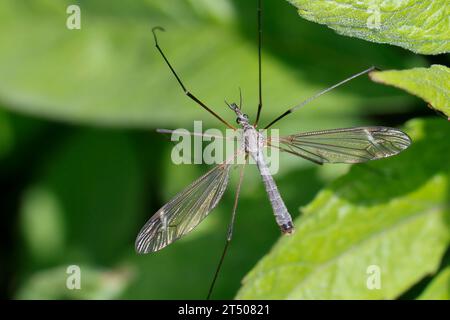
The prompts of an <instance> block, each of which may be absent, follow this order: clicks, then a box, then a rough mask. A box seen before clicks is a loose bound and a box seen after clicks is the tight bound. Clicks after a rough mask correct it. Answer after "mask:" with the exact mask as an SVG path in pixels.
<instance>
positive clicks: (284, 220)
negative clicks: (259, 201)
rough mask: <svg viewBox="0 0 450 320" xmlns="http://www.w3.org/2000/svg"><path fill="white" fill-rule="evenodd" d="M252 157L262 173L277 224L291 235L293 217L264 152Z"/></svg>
mask: <svg viewBox="0 0 450 320" xmlns="http://www.w3.org/2000/svg"><path fill="white" fill-rule="evenodd" d="M252 157H253V159H254V160H255V162H256V164H257V166H258V169H259V172H260V173H261V177H262V179H263V182H264V187H265V188H266V192H267V195H268V196H269V200H270V204H271V205H272V209H273V213H274V215H275V220H276V221H277V224H278V225H279V226H280V229H281V231H282V232H283V233H285V234H291V233H292V232H293V231H294V225H293V223H292V218H291V215H290V214H289V212H288V210H287V208H286V205H285V204H284V201H283V199H282V198H281V195H280V192H279V191H278V188H277V185H276V184H275V181H274V180H273V177H272V175H271V174H270V172H269V168H268V167H267V164H266V162H265V160H264V157H263V154H262V152H259V153H257V154H252Z"/></svg>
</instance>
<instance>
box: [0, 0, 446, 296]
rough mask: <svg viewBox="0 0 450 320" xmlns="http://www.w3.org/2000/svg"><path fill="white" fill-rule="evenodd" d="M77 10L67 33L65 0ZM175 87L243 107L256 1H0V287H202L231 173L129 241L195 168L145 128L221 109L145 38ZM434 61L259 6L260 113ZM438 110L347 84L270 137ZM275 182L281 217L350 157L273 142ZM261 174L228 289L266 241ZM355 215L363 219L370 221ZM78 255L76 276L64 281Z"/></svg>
mask: <svg viewBox="0 0 450 320" xmlns="http://www.w3.org/2000/svg"><path fill="white" fill-rule="evenodd" d="M69 4H78V5H79V6H80V7H81V30H68V29H67V28H66V19H67V17H68V14H67V13H66V8H67V6H68V5H69ZM156 25H160V26H163V27H164V28H165V29H166V31H167V32H165V33H160V34H159V36H160V37H159V40H160V44H161V46H162V47H163V48H164V50H165V51H166V53H167V55H168V57H169V58H170V59H171V61H172V62H173V65H174V67H175V68H176V70H177V71H178V73H179V74H180V76H181V77H182V78H183V80H184V82H185V84H186V85H187V87H188V88H189V89H190V90H191V91H192V92H194V93H195V94H196V95H197V96H198V97H200V98H201V99H202V100H204V101H205V102H206V103H207V104H208V105H210V106H212V108H213V109H214V110H216V111H217V112H218V113H219V114H221V115H222V116H223V117H225V118H226V119H228V120H229V121H234V119H233V114H232V112H230V111H229V110H227V108H226V106H225V104H224V102H223V100H224V99H227V100H228V101H230V102H231V101H236V100H238V97H239V91H238V87H241V88H242V92H243V97H244V109H245V110H246V112H247V113H249V115H250V116H251V117H252V118H254V116H255V111H256V105H257V46H256V45H257V43H256V39H257V38H256V1H239V0H189V1H188V0H186V1H182V0H158V1H157V0H139V1H118V0H113V1H111V0H109V1H106V0H89V1H87V0H86V1H54V0H39V1H38V0H32V1H25V0H2V1H1V2H0V39H1V41H0V106H1V109H0V187H1V190H2V195H1V203H0V208H1V213H2V214H1V225H0V228H1V230H0V237H1V242H0V246H1V252H0V255H1V256H0V259H1V264H0V293H1V296H2V297H5V298H18V299H22V298H32V299H40V298H43V299H54V298H85V299H89V298H106V299H108V298H125V299H195V298H204V297H205V294H206V292H207V288H208V286H209V283H210V281H211V279H212V276H213V272H214V269H215V266H216V264H217V262H218V259H219V256H220V253H221V250H222V246H223V243H224V239H225V234H226V228H227V225H228V221H229V216H230V212H231V207H232V201H233V195H234V191H235V185H236V181H237V179H236V174H234V175H233V179H232V181H231V183H230V186H229V188H228V191H227V192H226V193H225V196H224V198H223V200H222V201H221V203H220V205H219V206H218V208H216V209H215V210H214V212H213V213H212V214H211V215H210V216H209V217H208V218H207V219H206V220H205V221H204V222H203V223H202V224H201V225H200V226H199V227H198V228H197V229H196V230H195V232H193V233H191V234H189V235H188V236H186V237H185V238H183V239H182V240H181V241H178V242H176V243H175V244H173V245H171V246H169V247H168V248H166V249H164V250H162V251H161V252H158V253H155V254H149V255H145V256H138V255H137V254H136V253H135V251H134V240H135V237H136V235H137V233H138V231H139V230H140V228H141V227H142V225H143V224H144V223H145V221H146V220H147V219H148V218H149V217H150V216H151V215H152V214H153V213H154V212H156V210H158V209H159V208H160V207H161V206H162V205H163V204H164V203H165V202H166V201H167V200H169V199H170V198H171V196H173V195H174V194H175V193H177V192H178V191H180V190H182V189H183V187H184V186H186V185H187V184H189V183H190V182H191V181H192V180H194V179H195V178H196V177H198V176H200V175H201V174H202V173H203V172H205V171H206V170H207V167H206V166H202V165H181V166H176V165H174V164H172V163H171V160H170V152H171V147H172V144H171V143H170V142H169V141H167V139H166V138H165V137H163V136H160V135H158V134H156V133H155V129H156V128H174V129H175V128H179V127H183V128H187V129H192V125H193V121H194V120H203V121H204V126H205V127H217V126H218V125H220V124H218V123H217V121H216V120H215V119H214V118H212V117H211V116H210V115H208V114H207V113H206V112H204V111H203V110H201V109H200V108H198V107H197V106H196V105H195V104H194V103H193V102H191V101H190V100H188V99H187V98H186V97H185V96H184V95H183V93H182V91H181V90H180V89H179V87H178V86H177V83H176V81H175V79H174V78H173V77H172V75H171V74H170V72H169V70H168V69H167V67H166V66H165V64H164V62H163V60H162V59H161V57H160V56H159V55H158V53H157V51H156V49H155V48H154V45H153V38H152V35H151V32H150V30H151V27H152V26H156ZM439 62H440V63H443V64H445V63H448V60H447V57H445V56H434V57H425V56H419V55H416V54H413V53H410V52H408V51H406V50H403V49H401V48H397V47H393V46H388V45H380V44H375V43H368V42H365V41H363V40H358V39H352V38H346V37H342V36H338V35H337V34H335V33H334V32H333V31H332V30H330V29H327V28H326V27H324V26H320V25H316V24H314V23H310V22H306V21H304V20H302V19H301V18H299V17H298V15H297V13H296V10H295V8H294V7H292V6H291V5H290V4H289V3H288V2H287V1H282V0H267V1H265V7H264V48H263V74H264V78H263V90H264V110H263V115H262V122H263V123H267V121H270V120H272V118H274V117H275V116H277V115H278V114H279V113H281V112H283V111H284V110H285V109H286V108H288V107H290V106H293V105H294V104H296V103H298V102H300V101H302V100H304V99H305V98H307V97H309V96H311V95H313V94H314V93H315V92H317V91H318V90H320V89H323V88H326V87H328V86H330V85H332V84H334V83H336V82H338V81H340V80H342V79H344V78H346V77H348V76H350V75H352V74H354V73H357V72H359V71H361V70H364V69H366V68H368V67H369V66H371V65H375V66H377V67H379V68H382V69H404V68H410V67H416V66H426V65H429V64H430V63H439ZM417 116H429V117H434V116H435V114H434V113H433V111H431V110H429V109H427V108H425V104H424V102H422V101H420V100H419V99H416V98H414V97H412V96H409V95H407V94H404V93H402V92H401V91H399V90H395V89H392V88H388V87H385V86H381V85H379V84H374V83H371V82H370V80H369V79H368V78H367V77H362V78H360V79H357V80H354V81H352V82H351V83H350V84H348V85H346V86H344V87H342V88H339V89H338V90H335V91H333V92H331V93H329V94H327V95H325V96H323V97H322V98H321V99H320V100H317V101H314V102H313V103H311V104H310V105H308V106H307V107H305V108H304V109H302V110H301V111H298V112H297V113H296V114H294V115H292V116H289V117H288V118H286V119H285V120H283V122H280V123H279V128H280V129H281V132H282V133H293V132H299V131H307V130H311V129H327V128H337V127H345V126H356V125H361V124H379V125H391V126H400V125H402V124H403V123H404V122H405V121H406V120H407V119H410V118H414V117H417ZM281 164H282V168H281V171H280V173H279V174H277V175H276V177H275V179H276V180H277V183H278V185H279V189H280V191H281V193H282V195H283V197H284V199H285V201H286V204H287V207H288V208H290V211H291V212H292V213H293V214H294V216H297V215H298V208H299V207H301V206H304V205H306V204H307V203H308V202H310V201H311V200H312V199H313V197H314V196H315V194H316V193H317V191H318V190H320V189H321V188H322V187H323V186H325V185H326V184H327V183H328V182H330V181H331V180H333V179H334V178H336V177H338V176H340V175H341V174H343V173H344V172H346V171H347V167H346V166H342V165H339V166H323V167H317V166H315V165H313V164H310V163H308V162H306V161H303V160H300V159H298V158H295V157H290V156H287V155H282V157H281ZM259 180H260V177H259V176H258V173H257V170H256V169H255V168H251V169H250V170H247V173H246V180H245V182H244V185H243V188H242V196H241V201H240V204H239V209H238V217H237V225H236V231H235V236H234V239H233V242H232V246H231V248H230V250H229V255H228V257H227V258H226V260H225V263H224V267H223V270H222V274H221V275H220V277H219V279H218V283H217V287H216V291H215V293H214V297H215V298H232V297H234V295H235V294H236V292H237V290H238V288H239V287H240V282H241V279H242V278H243V277H244V275H245V274H246V273H247V272H248V271H249V270H250V269H251V268H252V267H253V266H254V265H255V263H256V262H257V261H258V260H259V259H260V258H261V257H262V256H263V255H264V254H265V253H267V252H268V250H269V249H270V248H271V246H272V245H273V244H274V243H275V241H276V240H277V239H278V238H279V237H280V232H279V230H278V227H277V226H276V224H275V222H274V218H273V214H272V211H271V208H270V204H269V201H268V200H267V197H266V194H265V192H264V189H263V185H262V183H260V181H259ZM367 223H370V221H368V222H367ZM72 264H75V265H80V266H81V268H82V274H83V282H82V285H83V290H79V291H78V290H73V291H69V290H67V289H66V288H65V279H66V277H67V275H66V273H65V271H66V268H67V266H68V265H72Z"/></svg>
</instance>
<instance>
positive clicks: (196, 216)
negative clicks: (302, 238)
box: [135, 0, 411, 298]
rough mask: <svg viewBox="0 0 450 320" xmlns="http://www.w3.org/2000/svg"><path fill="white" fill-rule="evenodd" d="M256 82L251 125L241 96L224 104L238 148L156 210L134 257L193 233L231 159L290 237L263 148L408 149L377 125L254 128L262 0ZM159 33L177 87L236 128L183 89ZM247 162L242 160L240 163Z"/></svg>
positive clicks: (367, 155)
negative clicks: (257, 179)
mask: <svg viewBox="0 0 450 320" xmlns="http://www.w3.org/2000/svg"><path fill="white" fill-rule="evenodd" d="M257 21H258V79H259V86H258V88H259V103H258V107H257V113H256V120H255V122H254V123H251V122H250V120H249V117H248V116H247V115H246V114H244V113H243V112H242V95H241V101H240V104H239V105H238V104H236V103H231V104H228V103H226V104H227V106H228V107H229V108H230V109H231V110H232V111H233V112H234V114H235V116H236V122H237V124H238V125H239V128H240V129H241V130H242V132H243V134H242V138H241V140H240V145H239V146H238V150H237V151H236V153H235V154H234V156H233V157H231V158H230V159H227V160H226V161H224V162H223V163H221V164H219V165H217V166H215V167H214V168H212V169H211V170H210V171H208V172H207V173H206V174H204V175H203V176H201V177H200V178H198V179H197V180H195V181H194V182H193V183H192V184H190V185H189V186H188V187H186V188H185V189H184V190H183V191H181V192H180V193H178V194H177V195H175V197H174V198H172V199H171V200H170V201H169V202H168V203H166V204H165V205H164V206H163V207H162V208H161V209H159V210H158V211H157V212H156V213H155V214H154V215H153V216H152V217H151V218H150V219H149V220H148V221H147V223H146V224H145V225H144V227H143V228H142V229H141V231H140V232H139V234H138V236H137V239H136V244H135V246H136V251H137V252H138V253H140V254H145V253H149V252H155V251H158V250H161V249H163V248H165V247H166V246H168V245H169V244H171V243H173V242H174V241H176V240H178V239H180V238H181V237H183V236H184V235H186V234H187V233H189V232H190V231H191V230H192V229H194V228H195V227H196V226H197V225H198V224H199V223H200V222H201V221H202V220H203V219H204V218H205V217H206V216H207V215H208V214H209V213H210V212H211V211H212V210H213V209H214V208H215V207H216V206H217V204H218V203H219V201H220V199H221V198H222V196H223V194H224V192H225V189H226V188H227V184H228V180H229V176H230V169H231V167H232V166H233V162H234V161H233V160H234V159H235V158H236V157H237V156H238V155H239V154H244V155H245V158H246V159H248V158H252V159H253V160H254V162H255V163H256V165H257V167H258V169H259V172H260V174H261V177H262V181H263V184H264V187H265V190H266V192H267V196H268V198H269V200H270V204H271V206H272V209H273V214H274V216H275V221H276V223H277V225H278V226H279V228H280V230H281V232H282V233H283V234H291V233H292V232H293V231H294V224H293V222H292V217H291V215H290V213H289V211H288V209H287V207H286V205H285V203H284V201H283V199H282V197H281V195H280V193H279V191H278V188H277V185H276V183H275V181H274V179H273V177H272V175H271V173H270V172H269V168H268V165H267V162H266V159H265V157H264V154H263V150H264V149H265V148H267V147H275V148H277V149H279V150H280V151H281V152H286V153H289V154H292V155H295V156H298V157H301V158H303V159H307V160H309V161H312V162H314V163H316V164H320V165H321V164H325V163H352V164H354V163H362V162H366V161H370V160H376V159H381V158H386V157H390V156H393V155H396V154H398V153H399V152H401V151H403V150H405V149H406V148H408V146H409V145H410V144H411V139H410V138H409V137H408V135H407V134H406V133H404V132H402V131H401V130H398V129H395V128H390V127H382V126H365V127H354V128H343V129H333V130H322V131H314V132H305V133H296V134H292V135H289V136H284V137H279V138H273V137H269V138H266V137H265V136H264V135H263V134H262V133H261V131H260V130H257V128H258V123H259V120H260V115H261V111H262V108H263V99H262V97H263V96H262V89H261V87H262V86H261V82H262V64H261V60H262V59H261V44H262V23H261V21H262V0H258V7H257ZM158 30H159V31H164V29H163V28H161V27H155V28H153V29H152V32H153V37H154V41H155V46H156V49H157V50H158V51H159V53H160V54H161V56H162V58H163V60H164V61H165V63H166V64H167V66H168V67H169V69H170V71H171V72H172V74H173V75H174V76H175V79H176V80H177V82H178V84H179V86H180V87H181V89H182V90H183V91H184V93H185V95H186V96H187V97H189V98H190V99H192V100H193V101H195V102H196V103H197V104H198V105H199V106H200V107H202V108H203V109H205V110H206V111H207V112H209V113H210V114H211V115H213V116H214V117H215V118H216V119H218V120H219V121H220V122H222V123H223V124H224V125H225V126H227V127H229V128H231V129H236V128H235V127H234V126H232V125H231V124H230V123H229V122H227V121H226V120H225V119H223V118H222V117H221V116H219V115H218V114H217V113H216V112H215V111H213V110H212V109H211V108H210V107H208V106H207V105H206V104H205V103H203V102H202V101H201V100H200V99H199V98H197V97H196V96H195V95H194V94H192V93H191V92H190V91H189V90H187V89H186V87H185V85H184V83H183V82H182V80H181V78H180V77H179V76H178V74H177V73H176V72H175V70H174V68H173V67H172V64H171V63H170V62H169V60H168V58H167V57H166V55H165V54H164V52H163V50H162V49H161V47H160V46H159V43H158V38H157V35H156V31H158ZM373 70H375V68H374V67H371V68H368V69H367V70H364V71H362V72H359V73H357V74H355V75H352V76H350V77H348V78H346V79H344V80H343V81H341V82H339V83H337V84H335V85H333V86H331V87H329V88H327V89H325V90H322V91H320V92H318V93H317V94H316V95H314V96H312V97H310V98H309V99H306V100H304V101H303V102H301V103H300V104H298V105H296V106H294V107H292V108H290V109H288V110H287V111H286V112H284V113H282V114H281V115H280V116H278V117H277V118H275V119H274V120H273V121H272V122H270V123H269V124H267V125H266V126H265V127H263V129H264V130H267V129H268V128H270V127H271V126H272V125H273V124H275V123H276V122H278V121H280V120H281V119H283V118H284V117H285V116H287V115H288V114H290V113H292V112H294V111H295V110H297V109H299V108H300V107H302V106H304V105H306V104H307V103H309V102H311V101H312V100H314V99H316V98H318V97H320V96H321V95H323V94H325V93H327V92H329V91H330V90H332V89H334V88H336V87H339V86H341V85H343V84H345V83H347V82H348V81H350V80H352V79H355V78H357V77H359V76H361V75H364V74H367V73H369V72H371V71H373ZM159 132H162V133H170V132H171V131H170V130H160V131H159ZM246 163H248V162H246ZM246 163H244V164H241V165H240V166H241V170H240V175H239V180H238V185H237V189H236V194H235V197H234V204H233V210H232V214H231V221H230V224H229V226H228V231H227V235H226V242H225V247H224V249H223V252H222V255H221V257H220V260H219V264H218V266H217V269H216V272H215V274H214V277H213V280H212V283H211V285H210V288H209V292H208V296H207V298H210V296H211V293H212V289H213V287H214V284H215V282H216V280H217V276H218V274H219V271H220V268H221V266H222V262H223V260H224V257H225V254H226V252H227V249H228V246H229V243H230V241H231V239H232V235H233V228H234V222H235V217H236V210H237V205H238V199H239V193H240V189H241V185H242V181H243V178H244V168H245V164H246Z"/></svg>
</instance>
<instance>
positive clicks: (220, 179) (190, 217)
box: [135, 163, 231, 253]
mask: <svg viewBox="0 0 450 320" xmlns="http://www.w3.org/2000/svg"><path fill="white" fill-rule="evenodd" d="M230 167H231V165H230V164H228V163H224V164H221V165H218V166H216V167H214V168H213V169H211V170H210V171H208V172H207V173H206V174H205V175H203V176H201V177H200V178H199V179H197V180H196V181H194V182H193V183H192V184H191V185H189V186H188V187H187V188H186V189H184V190H183V191H181V192H180V193H178V194H177V195H176V196H175V197H174V198H172V200H170V201H169V202H168V203H166V204H165V205H164V206H163V207H162V208H161V209H159V210H158V212H156V213H155V214H154V215H153V216H152V217H151V218H150V220H148V221H147V223H146V224H145V225H144V227H143V228H142V229H141V231H140V232H139V234H138V236H137V239H136V244H135V246H136V251H137V252H138V253H148V252H154V251H158V250H160V249H162V248H164V247H166V246H167V245H169V244H171V243H172V242H174V241H175V240H177V239H179V238H181V237H182V236H183V235H185V234H187V233H188V232H189V231H191V230H192V229H193V228H195V227H196V226H197V225H198V224H199V223H200V222H201V221H202V220H203V219H204V218H205V217H206V216H207V215H208V213H210V212H211V210H212V209H214V207H215V206H216V205H217V203H218V202H219V200H220V199H221V198H222V195H223V193H224V192H225V189H226V187H227V184H228V177H229V172H230Z"/></svg>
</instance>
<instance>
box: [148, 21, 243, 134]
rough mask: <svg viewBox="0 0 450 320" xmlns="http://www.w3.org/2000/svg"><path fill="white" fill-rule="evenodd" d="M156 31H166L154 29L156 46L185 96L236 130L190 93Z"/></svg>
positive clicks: (158, 28) (159, 28)
mask: <svg viewBox="0 0 450 320" xmlns="http://www.w3.org/2000/svg"><path fill="white" fill-rule="evenodd" d="M156 30H160V31H164V29H163V28H162V27H154V28H153V29H152V32H153V37H154V38H155V46H156V49H158V51H159V53H160V54H161V56H162V57H163V59H164V61H165V62H166V64H167V66H168V67H169V68H170V71H172V73H173V75H174V76H175V78H176V79H177V81H178V83H179V85H180V86H181V88H182V89H183V91H184V94H185V95H187V96H188V97H189V98H191V99H192V100H194V101H195V102H196V103H197V104H199V105H200V106H201V107H203V109H205V110H206V111H208V112H209V113H211V114H212V115H213V116H214V117H216V118H217V119H219V120H220V121H221V122H222V123H223V124H225V125H226V126H227V127H229V128H230V129H235V128H234V127H233V126H232V125H231V124H229V123H228V122H227V121H226V120H224V119H223V118H222V117H221V116H219V115H218V114H217V113H215V112H214V111H212V110H211V109H210V108H209V107H208V106H206V105H205V104H204V103H203V102H201V101H200V100H199V99H198V98H197V97H196V96H194V95H193V94H192V93H190V92H189V91H188V90H187V89H186V87H185V86H184V84H183V82H182V81H181V79H180V77H179V76H178V74H177V73H176V72H175V70H174V69H173V67H172V65H171V64H170V62H169V60H168V59H167V58H166V55H165V54H164V52H163V51H162V50H161V48H160V46H159V44H158V38H157V37H156V33H155V31H156Z"/></svg>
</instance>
